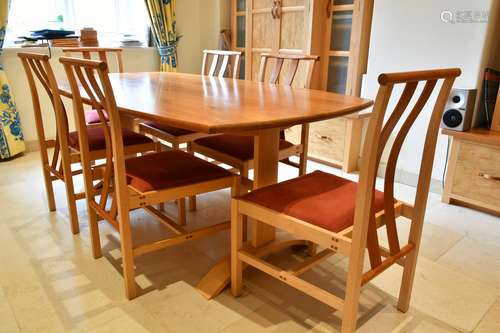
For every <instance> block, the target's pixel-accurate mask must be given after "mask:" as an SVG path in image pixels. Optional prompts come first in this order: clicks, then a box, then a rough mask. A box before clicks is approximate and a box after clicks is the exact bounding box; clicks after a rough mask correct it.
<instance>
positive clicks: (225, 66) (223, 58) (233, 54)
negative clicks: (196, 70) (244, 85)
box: [201, 50, 242, 79]
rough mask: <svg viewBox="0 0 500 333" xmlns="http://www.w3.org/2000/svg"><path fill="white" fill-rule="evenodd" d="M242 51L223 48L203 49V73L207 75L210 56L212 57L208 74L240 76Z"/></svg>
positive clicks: (234, 77) (235, 77)
mask: <svg viewBox="0 0 500 333" xmlns="http://www.w3.org/2000/svg"><path fill="white" fill-rule="evenodd" d="M241 54H242V53H241V52H239V51H222V50H203V63H202V65H201V75H207V71H206V69H207V66H208V60H209V57H211V58H212V63H211V64H210V69H209V71H208V76H218V77H220V78H222V77H225V76H229V77H232V78H233V79H237V78H238V74H239V70H240V58H241Z"/></svg>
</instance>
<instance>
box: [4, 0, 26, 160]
mask: <svg viewBox="0 0 500 333" xmlns="http://www.w3.org/2000/svg"><path fill="white" fill-rule="evenodd" d="M9 5H10V1H9V0H0V27H1V28H0V50H1V48H2V47H3V41H4V39H5V30H6V28H7V20H8V17H9ZM0 54H1V51H0ZM0 87H1V90H0V159H7V158H10V157H13V156H15V155H17V154H20V153H22V152H24V151H25V149H26V148H25V146H24V138H23V132H22V130H21V123H20V121H19V113H18V112H17V110H16V104H15V103H14V98H13V97H12V94H11V91H10V85H9V81H8V80H7V76H6V75H5V71H4V70H3V66H2V65H0Z"/></svg>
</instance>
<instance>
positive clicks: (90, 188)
mask: <svg viewBox="0 0 500 333" xmlns="http://www.w3.org/2000/svg"><path fill="white" fill-rule="evenodd" d="M87 165H88V167H87ZM82 169H83V180H84V185H85V198H86V202H87V212H88V219H89V229H90V242H91V245H92V256H93V257H94V259H99V258H100V257H102V249H101V239H100V236H99V221H98V220H97V214H96V212H95V210H94V208H92V206H91V205H90V203H91V202H92V201H94V200H95V189H94V184H93V181H92V170H91V169H90V163H88V164H87V163H82Z"/></svg>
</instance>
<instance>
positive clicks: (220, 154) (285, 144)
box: [193, 54, 318, 179]
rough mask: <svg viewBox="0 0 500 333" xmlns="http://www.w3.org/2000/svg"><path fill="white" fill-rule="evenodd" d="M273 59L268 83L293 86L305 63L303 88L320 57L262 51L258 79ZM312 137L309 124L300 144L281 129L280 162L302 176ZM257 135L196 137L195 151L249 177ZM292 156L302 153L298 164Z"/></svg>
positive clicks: (262, 75)
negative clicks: (308, 144) (293, 141)
mask: <svg viewBox="0 0 500 333" xmlns="http://www.w3.org/2000/svg"><path fill="white" fill-rule="evenodd" d="M270 59H274V61H275V64H274V67H273V68H272V70H271V74H270V76H269V78H268V82H269V83H272V84H275V83H281V84H284V85H288V86H290V85H292V83H293V82H294V79H295V75H296V73H297V70H298V68H299V65H300V63H301V62H303V63H305V64H306V78H305V83H304V86H303V87H304V88H309V87H310V85H311V76H312V72H313V70H314V64H315V62H316V61H317V60H318V57H317V56H311V55H290V54H278V55H273V54H262V55H261V64H260V70H259V76H258V81H260V82H264V81H265V76H266V72H267V65H268V63H269V60H270ZM285 62H287V63H288V71H287V72H286V73H282V69H283V67H284V66H283V65H284V64H285ZM308 137H309V124H304V125H302V128H301V140H300V144H293V143H291V142H289V141H287V140H286V138H285V132H284V130H282V131H281V132H280V152H279V159H280V161H281V162H283V163H286V164H289V165H292V166H294V167H297V168H298V169H299V175H303V174H305V173H306V169H307V143H308ZM253 149H254V138H253V136H245V135H237V134H223V135H217V136H209V137H206V138H202V139H197V140H195V141H194V143H193V150H194V151H195V152H197V153H200V154H203V155H205V156H207V157H210V158H212V159H214V160H216V161H218V162H222V163H224V164H227V165H230V166H232V167H233V168H236V169H237V170H239V172H240V175H241V176H242V177H244V178H245V179H248V172H249V170H250V169H252V168H253V162H254V161H253V159H254V151H253ZM291 156H299V163H295V162H292V161H290V160H289V157H291Z"/></svg>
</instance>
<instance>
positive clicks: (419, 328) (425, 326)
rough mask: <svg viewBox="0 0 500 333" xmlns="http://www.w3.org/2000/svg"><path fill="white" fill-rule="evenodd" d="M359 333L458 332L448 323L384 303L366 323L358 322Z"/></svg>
mask: <svg viewBox="0 0 500 333" xmlns="http://www.w3.org/2000/svg"><path fill="white" fill-rule="evenodd" d="M358 325H359V326H358V332H359V333H388V332H391V333H402V332H408V333H409V332H412V333H458V332H459V331H457V330H456V329H454V328H452V327H451V326H449V325H446V324H444V323H441V322H438V321H437V320H436V319H434V318H432V317H430V316H426V315H423V314H421V313H418V312H417V311H415V310H410V311H408V312H407V313H402V312H400V311H398V310H397V309H396V308H395V307H394V306H393V305H386V306H385V307H384V308H383V309H382V310H381V311H379V312H378V313H377V314H376V315H375V316H373V317H372V318H370V320H368V321H367V322H366V323H359V324H358Z"/></svg>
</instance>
